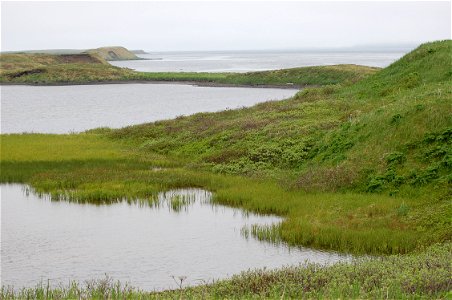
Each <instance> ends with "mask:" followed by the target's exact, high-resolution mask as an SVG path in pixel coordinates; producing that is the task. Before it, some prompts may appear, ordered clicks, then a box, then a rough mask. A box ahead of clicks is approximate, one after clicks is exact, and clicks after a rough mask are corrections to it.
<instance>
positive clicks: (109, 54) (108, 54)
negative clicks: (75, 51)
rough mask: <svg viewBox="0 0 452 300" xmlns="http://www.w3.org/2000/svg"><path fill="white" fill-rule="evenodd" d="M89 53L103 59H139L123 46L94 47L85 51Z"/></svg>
mask: <svg viewBox="0 0 452 300" xmlns="http://www.w3.org/2000/svg"><path fill="white" fill-rule="evenodd" d="M86 52H87V53H89V54H96V55H98V56H100V57H102V58H103V59H105V60H134V59H141V58H139V57H138V56H136V55H135V54H134V53H132V52H131V51H129V50H127V49H126V48H124V47H120V46H115V47H101V48H96V49H90V50H87V51H86Z"/></svg>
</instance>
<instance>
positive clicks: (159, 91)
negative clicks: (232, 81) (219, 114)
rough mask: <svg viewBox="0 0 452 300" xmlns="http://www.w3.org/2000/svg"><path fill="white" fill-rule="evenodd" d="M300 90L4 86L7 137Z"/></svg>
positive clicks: (142, 119)
mask: <svg viewBox="0 0 452 300" xmlns="http://www.w3.org/2000/svg"><path fill="white" fill-rule="evenodd" d="M297 91H298V90H296V89H272V88H238V87H199V86H192V85H185V84H149V83H148V84H104V85H72V86H21V85H16V86H2V87H1V99H2V109H1V132H2V133H22V132H39V133H69V132H80V131H84V130H88V129H92V128H96V127H111V128H118V127H124V126H128V125H134V124H140V123H146V122H153V121H157V120H163V119H172V118H175V117H177V116H180V115H190V114H194V113H198V112H213V111H219V110H224V109H233V108H239V107H246V106H252V105H254V104H256V103H259V102H265V101H269V100H281V99H285V98H289V97H291V96H293V95H295V93H296V92H297Z"/></svg>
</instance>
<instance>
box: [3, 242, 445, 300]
mask: <svg viewBox="0 0 452 300" xmlns="http://www.w3.org/2000/svg"><path fill="white" fill-rule="evenodd" d="M451 254H452V247H451V244H450V243H447V244H443V245H434V246H431V247H429V248H427V249H425V250H423V251H420V252H417V253H413V254H409V255H403V256H400V255H394V256H389V257H383V258H373V259H370V258H367V259H359V260H355V261H353V262H351V263H339V264H336V265H333V266H329V267H325V266H321V265H317V264H311V263H305V264H302V265H300V266H290V267H285V268H282V269H279V270H255V271H247V272H243V273H241V274H239V275H235V276H233V277H232V278H231V279H227V280H220V281H217V282H215V283H212V284H207V285H201V286H197V287H188V288H181V289H179V290H173V291H164V292H146V291H141V290H139V289H135V288H133V287H130V286H128V285H124V284H123V285H122V284H121V283H119V282H114V281H113V280H112V279H110V278H108V277H107V278H105V279H101V280H93V281H87V282H86V283H85V284H79V283H77V282H73V283H71V284H69V285H68V286H62V287H53V286H52V287H50V286H48V285H47V283H44V284H41V285H38V286H37V287H35V288H28V289H22V290H19V291H14V290H12V289H10V288H8V287H2V290H1V293H0V295H1V298H2V299H312V298H335V299H337V298H347V299H350V298H353V299H369V298H373V299H432V298H435V299H447V298H449V297H450V296H451V294H450V290H451V288H452V280H451V268H450V257H451Z"/></svg>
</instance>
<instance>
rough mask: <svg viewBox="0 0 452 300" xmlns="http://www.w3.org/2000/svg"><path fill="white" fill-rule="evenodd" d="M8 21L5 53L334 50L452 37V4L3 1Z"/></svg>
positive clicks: (4, 28)
mask: <svg viewBox="0 0 452 300" xmlns="http://www.w3.org/2000/svg"><path fill="white" fill-rule="evenodd" d="M1 17H2V18H1V25H2V27H1V28H2V29H1V33H2V36H1V41H2V45H1V47H2V51H11V50H29V49H87V48H95V47H100V46H112V45H121V46H125V47H127V48H129V49H145V50H153V51H156V50H243V49H290V48H310V47H318V48H325V47H326V48H329V47H348V46H354V45H377V44H418V43H421V42H425V41H432V40H438V39H449V38H450V37H451V4H450V2H449V1H442V2H432V1H428V2H427V1H426V2H282V1H277V2H217V1H215V2H187V1H184V2H169V1H165V2H130V1H127V2H3V1H2V3H1Z"/></svg>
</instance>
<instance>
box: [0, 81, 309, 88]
mask: <svg viewBox="0 0 452 300" xmlns="http://www.w3.org/2000/svg"><path fill="white" fill-rule="evenodd" d="M106 84H185V85H192V86H199V87H237V88H267V89H289V90H300V89H302V88H306V87H318V85H295V84H294V85H277V84H258V85H252V84H232V83H219V82H203V81H189V80H187V81H184V80H175V81H171V80H111V81H88V82H51V83H33V82H0V86H10V85H29V86H69V85H106Z"/></svg>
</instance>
